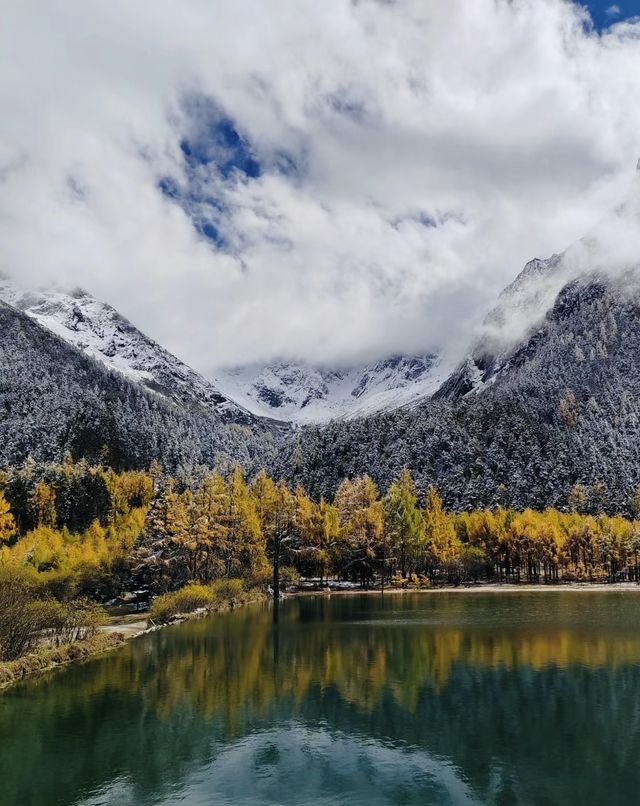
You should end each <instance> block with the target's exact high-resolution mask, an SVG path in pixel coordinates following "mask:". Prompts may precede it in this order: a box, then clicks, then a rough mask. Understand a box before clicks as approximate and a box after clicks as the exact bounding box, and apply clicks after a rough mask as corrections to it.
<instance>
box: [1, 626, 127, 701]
mask: <svg viewBox="0 0 640 806" xmlns="http://www.w3.org/2000/svg"><path fill="white" fill-rule="evenodd" d="M125 640H126V639H125V636H124V635H123V634H122V633H117V632H116V633H98V634H97V635H94V636H92V637H91V638H87V639H86V640H84V641H74V642H73V643H72V644H64V645H63V646H60V647H51V646H48V647H42V648H41V649H39V650H37V651H35V652H30V653H29V654H28V655H23V656H22V657H21V658H18V659H17V660H11V661H5V662H4V663H0V689H2V688H5V687H6V686H10V685H12V684H14V683H18V682H19V681H20V680H22V679H23V678H25V677H27V676H28V675H31V674H35V673H36V672H45V671H48V670H49V669H55V668H57V667H58V666H63V665H64V664H66V663H71V662H72V661H77V660H84V659H85V658H89V657H91V655H97V654H98V653H99V652H105V651H106V650H108V649H114V648H115V647H118V646H122V644H124V642H125Z"/></svg>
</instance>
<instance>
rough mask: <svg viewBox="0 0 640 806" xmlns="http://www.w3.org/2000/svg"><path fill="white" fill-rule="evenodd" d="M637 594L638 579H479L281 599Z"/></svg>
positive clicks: (336, 590)
mask: <svg viewBox="0 0 640 806" xmlns="http://www.w3.org/2000/svg"><path fill="white" fill-rule="evenodd" d="M567 591H568V592H571V593H589V592H593V593H640V583H638V582H558V583H555V584H545V583H544V582H541V583H538V584H536V583H530V582H521V583H517V582H482V583H478V584H475V585H469V587H465V586H464V585H458V586H455V585H443V586H442V587H438V588H392V587H389V588H385V589H384V591H382V590H381V589H380V588H368V589H366V590H365V589H361V588H346V589H344V588H331V589H330V588H326V589H324V590H311V589H309V590H304V589H302V590H297V591H291V592H290V593H287V594H285V597H284V598H287V597H297V596H372V595H373V596H386V595H387V594H391V595H393V596H398V595H407V594H414V593H417V594H420V595H422V594H442V593H455V594H458V593H469V594H474V593H476V594H477V593H558V592H567Z"/></svg>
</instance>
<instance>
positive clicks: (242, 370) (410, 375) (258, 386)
mask: <svg viewBox="0 0 640 806" xmlns="http://www.w3.org/2000/svg"><path fill="white" fill-rule="evenodd" d="M450 369H451V367H450V366H448V365H447V364H446V362H445V361H443V359H442V358H439V357H438V356H436V355H431V354H426V355H421V356H393V357H391V358H386V359H383V360H380V361H376V362H371V363H369V364H363V365H360V366H356V367H348V368H342V369H332V368H327V367H314V366H311V365H309V364H305V363H302V362H286V361H276V362H273V363H270V364H258V365H256V364H254V365H250V366H245V367H239V368H235V369H230V370H226V371H220V372H219V373H218V374H217V376H216V380H215V383H216V386H217V387H218V388H219V389H220V390H221V391H222V392H223V393H224V394H226V395H227V396H228V397H230V398H231V399H233V400H235V401H237V402H238V403H239V404H241V405H242V406H244V407H245V408H247V409H249V410H250V411H251V412H253V413H254V414H256V415H258V416H267V417H271V418H274V419H278V420H285V421H291V422H298V423H322V422H327V421H329V420H331V419H334V418H352V417H360V416H364V415H367V414H372V413H374V412H377V411H383V410H391V409H396V408H399V407H401V406H405V405H409V404H411V403H413V402H415V401H417V400H419V399H422V398H424V397H426V396H429V395H431V394H432V393H433V392H435V390H436V389H438V387H439V386H440V385H441V384H442V382H443V381H444V379H445V378H446V377H447V372H448V371H450Z"/></svg>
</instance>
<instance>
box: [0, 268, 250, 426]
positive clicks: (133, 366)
mask: <svg viewBox="0 0 640 806" xmlns="http://www.w3.org/2000/svg"><path fill="white" fill-rule="evenodd" d="M0 300H2V301H3V302H5V303H7V304H8V305H11V306H12V307H14V308H17V309H18V310H20V311H22V312H24V313H25V314H27V315H28V316H29V317H31V318H32V319H34V320H35V321H37V322H38V323H39V324H40V325H42V326H43V327H45V328H46V329H47V330H49V331H51V332H52V333H55V334H56V335H57V336H60V337H61V338H62V339H64V340H65V341H66V342H67V343H69V344H72V345H73V346H74V347H77V348H79V349H80V350H82V352H83V353H85V354H86V355H88V356H89V357H91V358H93V359H96V360H98V361H100V362H101V363H102V364H104V365H105V366H107V367H108V368H109V369H110V370H113V371H115V372H118V373H120V374H121V375H124V376H126V377H127V378H128V379H129V380H131V381H133V382H135V383H139V384H141V385H142V386H144V387H146V388H147V389H150V390H152V391H153V392H156V393H158V394H161V395H163V396H164V397H168V398H171V399H173V400H175V401H177V402H180V403H182V404H186V405H194V404H195V405H198V404H199V405H204V406H205V407H207V408H210V409H213V410H214V411H216V412H217V413H218V414H220V415H222V416H223V418H224V419H225V420H227V421H237V422H249V421H251V420H252V417H251V415H250V414H249V413H248V412H247V411H245V410H244V409H242V408H241V407H239V406H238V405H236V404H235V403H233V402H232V401H230V400H229V399H228V398H226V397H225V396H224V395H223V394H221V392H220V391H219V390H218V389H217V388H216V387H215V385H214V384H213V383H211V382H210V381H208V380H206V379H205V378H203V377H202V376H201V375H199V374H198V373H197V372H195V371H194V370H193V369H191V368H190V367H188V366H187V365H186V364H184V363H183V362H182V361H180V360H179V359H178V358H176V357H175V356H173V355H172V354H171V353H169V352H167V350H165V349H164V348H162V347H161V346H160V345H159V344H157V343H156V342H154V341H153V340H152V339H150V338H149V337H148V336H145V335H144V333H141V332H140V331H139V330H138V329H137V328H135V327H134V326H133V325H132V324H131V323H130V322H129V321H128V320H127V319H125V318H124V317H123V316H121V315H120V314H119V313H118V312H117V311H116V310H115V309H114V308H112V307H111V306H110V305H107V304H105V303H103V302H100V301H99V300H97V299H94V298H93V297H92V296H90V295H89V294H87V293H86V292H85V291H83V290H81V289H77V290H75V291H72V292H70V293H66V292H63V291H58V290H46V291H34V290H31V289H25V288H21V287H20V286H19V285H17V284H16V283H14V282H12V281H10V280H8V279H5V278H0Z"/></svg>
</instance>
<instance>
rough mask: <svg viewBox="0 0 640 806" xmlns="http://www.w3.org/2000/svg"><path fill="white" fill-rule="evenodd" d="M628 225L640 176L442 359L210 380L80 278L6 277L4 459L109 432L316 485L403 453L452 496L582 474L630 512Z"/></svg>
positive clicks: (145, 456)
mask: <svg viewBox="0 0 640 806" xmlns="http://www.w3.org/2000/svg"><path fill="white" fill-rule="evenodd" d="M639 233H640V182H639V180H638V177H636V179H635V180H634V182H633V184H632V186H631V189H630V191H629V193H628V194H627V196H626V198H625V200H624V201H623V202H622V203H621V204H619V205H617V206H616V207H615V209H613V210H612V211H611V213H610V214H609V215H607V216H606V217H605V218H603V220H602V221H601V222H599V223H598V224H597V225H596V226H595V227H594V228H593V229H592V230H591V231H590V232H589V233H588V234H587V236H585V237H584V238H582V239H580V240H579V241H577V242H576V243H575V244H573V245H572V246H570V247H569V248H568V249H566V250H565V251H564V252H562V253H559V254H555V255H553V256H552V257H550V258H548V259H534V260H532V261H530V262H529V263H528V264H527V265H526V266H525V268H524V269H523V271H522V272H521V273H520V274H519V275H518V276H517V277H516V279H515V280H514V281H513V282H512V283H511V284H510V285H509V286H508V287H507V288H506V289H505V290H504V291H503V293H502V294H501V295H500V297H499V299H498V301H497V303H496V305H495V306H494V308H493V309H492V310H491V311H490V312H489V314H488V315H487V317H486V319H485V324H484V326H483V328H482V331H481V333H480V335H479V337H478V339H477V340H476V342H475V343H474V344H472V345H471V347H470V348H469V350H468V353H467V357H466V358H465V359H464V360H463V361H462V362H460V363H459V364H458V366H457V367H455V366H454V367H453V368H450V367H448V366H447V363H446V361H445V360H444V358H443V357H442V356H435V355H430V354H429V355H423V356H394V357H392V358H383V359H381V360H380V361H377V362H372V363H370V364H368V365H366V366H360V367H354V368H350V369H341V368H337V369H331V368H326V367H324V368H318V367H312V366H309V365H306V364H303V363H288V362H282V361H280V362H275V363H274V364H271V365H260V366H249V367H245V368H239V369H236V370H233V371H228V372H227V373H226V374H224V375H222V376H221V377H219V378H218V379H217V380H212V381H209V380H206V379H205V378H203V377H202V376H200V375H199V374H198V373H196V372H195V371H193V370H192V369H191V368H189V367H188V366H186V365H185V364H183V363H182V362H180V361H178V359H176V358H175V357H174V356H172V355H171V354H170V353H168V352H167V351H165V350H164V349H163V348H162V347H160V346H159V345H158V344H156V343H155V342H153V341H152V340H151V339H148V338H147V337H146V336H144V335H143V334H142V333H141V332H140V331H138V330H137V329H136V328H135V327H134V326H133V325H132V324H131V323H129V322H128V321H127V320H125V319H124V318H123V317H121V316H120V315H119V314H118V313H117V312H116V311H115V310H114V309H113V308H110V307H109V306H106V305H104V304H103V303H100V302H99V301H97V300H95V299H94V298H93V297H91V296H90V295H88V294H87V293H85V292H81V291H77V292H73V293H71V294H68V293H63V292H60V291H45V292H35V291H29V290H24V289H22V290H19V289H17V287H16V286H15V285H14V284H11V283H9V282H6V281H5V282H3V283H2V285H0V298H2V299H4V300H5V304H3V306H2V320H3V327H2V353H1V356H0V360H1V362H2V366H1V369H2V371H3V376H2V405H3V410H4V412H5V416H4V418H3V429H4V442H3V455H2V456H3V461H4V462H10V461H11V462H14V461H20V460H22V459H25V458H26V457H27V456H29V455H37V456H41V457H43V458H52V457H56V456H60V455H61V453H62V452H63V451H64V450H67V449H68V450H72V451H73V452H74V455H75V454H77V455H79V456H87V457H95V456H98V455H99V453H100V451H101V450H104V446H107V449H108V451H109V454H110V456H112V457H113V460H114V461H116V462H117V463H118V464H123V465H134V466H139V465H144V464H145V463H147V462H148V461H150V460H151V459H152V458H154V457H161V458H162V459H163V461H166V462H167V463H168V464H169V465H171V466H176V465H179V464H190V465H192V466H193V465H197V464H207V465H220V464H225V463H226V464H227V466H228V464H229V463H233V462H234V461H238V462H242V463H243V464H245V465H246V466H247V467H248V468H252V467H253V468H256V467H259V466H262V465H265V466H268V467H269V468H270V469H271V470H272V471H274V472H276V473H278V474H279V475H282V476H283V477H285V478H289V479H291V480H298V481H301V482H303V483H304V484H305V486H306V487H307V488H308V489H310V490H311V491H312V492H313V493H314V494H316V495H327V496H331V495H332V494H333V491H334V490H335V488H336V487H337V485H338V484H339V483H340V481H342V479H343V478H345V477H346V476H355V475H358V474H362V473H369V474H370V475H372V476H373V478H374V479H375V481H376V482H377V483H379V484H380V485H381V486H382V487H386V486H387V485H388V484H389V483H390V481H391V480H392V479H393V477H394V476H395V475H397V474H398V473H399V472H400V471H401V470H402V469H403V468H404V467H409V468H410V469H411V470H412V472H413V473H414V475H415V477H416V479H417V481H418V483H419V485H420V487H421V488H422V489H424V488H425V487H426V485H428V484H430V483H435V484H436V485H437V486H438V487H439V489H440V490H441V492H442V494H443V496H444V498H445V500H446V502H447V503H448V504H449V505H450V506H451V507H454V508H457V509H459V508H467V507H471V506H479V505H486V506H492V505H495V504H505V505H506V504H508V505H512V506H515V507H524V506H536V507H544V506H550V505H556V506H560V507H565V506H567V504H568V500H569V495H570V492H571V489H572V488H573V487H574V485H576V484H582V485H584V486H585V487H586V488H587V489H588V490H590V491H591V492H590V493H589V494H590V495H592V497H593V502H592V504H593V509H594V511H596V510H597V507H598V506H602V500H604V498H605V497H606V500H607V502H609V506H610V507H613V508H614V509H620V510H624V509H625V508H626V507H627V506H628V502H629V498H630V495H631V493H632V491H633V490H634V489H635V486H636V485H637V484H638V482H639V481H640V461H639V460H640V365H639V362H638V355H640V279H639V277H640V271H639V269H640V260H639V259H638V255H640V243H638V237H639ZM277 421H280V424H277ZM287 421H292V422H293V424H294V426H295V427H294V428H293V430H292V429H291V428H290V427H289V425H288V424H287Z"/></svg>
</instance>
